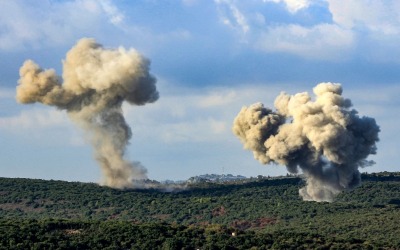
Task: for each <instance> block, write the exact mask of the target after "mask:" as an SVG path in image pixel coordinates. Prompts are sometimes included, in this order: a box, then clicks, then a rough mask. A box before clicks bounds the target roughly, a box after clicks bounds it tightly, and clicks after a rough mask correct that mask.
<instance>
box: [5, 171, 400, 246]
mask: <svg viewBox="0 0 400 250" xmlns="http://www.w3.org/2000/svg"><path fill="white" fill-rule="evenodd" d="M362 178H363V184H362V185H361V186H360V187H359V188H357V189H355V190H353V191H351V192H344V193H342V194H340V195H339V196H338V197H337V199H336V201H335V202H333V203H325V202H322V203H318V202H305V201H302V200H301V199H300V197H299V195H298V189H299V187H301V186H303V185H304V183H303V181H302V179H300V178H297V177H285V178H259V179H252V180H250V181H249V180H247V181H240V182H236V183H219V184H216V183H207V182H204V183H197V184H191V185H188V186H187V187H186V188H185V189H182V190H179V191H178V190H177V191H173V192H166V191H163V190H158V189H147V190H117V189H111V188H108V187H102V186H99V185H97V184H90V183H78V182H64V181H44V180H32V179H14V178H0V217H1V219H0V248H1V249H27V248H33V249H35V248H36V249H60V248H61V249H68V248H73V249H88V248H91V249H106V248H108V249H182V248H183V249H198V248H199V249H250V248H252V247H253V249H265V248H275V249H279V248H284V249H310V248H320V249H343V248H354V249H378V248H381V249H400V237H399V235H400V219H399V218H400V174H399V173H387V172H385V173H379V174H369V175H365V174H364V175H363V176H362Z"/></svg>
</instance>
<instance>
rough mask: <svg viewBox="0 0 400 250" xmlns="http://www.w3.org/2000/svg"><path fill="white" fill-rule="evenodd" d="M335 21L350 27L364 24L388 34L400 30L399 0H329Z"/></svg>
mask: <svg viewBox="0 0 400 250" xmlns="http://www.w3.org/2000/svg"><path fill="white" fill-rule="evenodd" d="M327 2H328V3H329V10H330V12H331V13H332V18H333V21H334V22H336V23H337V24H339V25H342V26H343V27H346V28H348V29H352V28H356V27H357V26H364V27H366V28H367V29H369V30H371V31H376V32H380V33H383V34H386V35H390V34H398V33H399V32H400V26H399V25H400V15H399V13H400V2H399V1H397V0H380V1H378V0H367V1H359V0H346V1H341V0H327Z"/></svg>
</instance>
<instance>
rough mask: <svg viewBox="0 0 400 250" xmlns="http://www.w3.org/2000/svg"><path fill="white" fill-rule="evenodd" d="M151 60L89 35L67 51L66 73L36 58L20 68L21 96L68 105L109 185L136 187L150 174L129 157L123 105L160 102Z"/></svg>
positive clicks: (31, 100) (21, 98) (26, 99)
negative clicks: (110, 46)
mask: <svg viewBox="0 0 400 250" xmlns="http://www.w3.org/2000/svg"><path fill="white" fill-rule="evenodd" d="M149 65H150V62H149V60H147V59H145V58H144V57H142V56H141V55H140V54H139V53H138V52H136V51H135V50H133V49H130V50H125V49H124V48H118V49H105V48H103V47H102V45H100V44H98V43H96V41H95V40H94V39H88V38H84V39H81V40H80V41H78V43H77V44H76V45H75V46H74V47H73V48H72V49H71V50H70V51H69V52H68V53H67V56H66V59H65V61H64V62H63V75H62V78H60V77H59V76H57V75H56V73H55V71H54V70H53V69H49V70H43V69H41V68H40V67H39V66H38V65H37V64H35V63H34V62H33V61H31V60H27V61H25V63H24V64H23V66H22V67H21V69H20V79H19V85H18V87H17V96H16V98H17V101H18V102H20V103H35V102H40V103H43V104H46V105H51V106H56V107H57V108H59V109H62V110H66V111H67V113H68V115H69V117H70V118H71V120H72V121H73V122H75V123H76V124H78V125H79V126H80V127H82V128H83V129H84V131H86V133H87V134H88V138H89V139H90V142H91V144H92V145H93V147H94V151H95V157H96V160H97V161H98V162H99V164H100V166H101V169H102V172H103V175H104V180H103V183H102V184H104V185H107V186H110V187H116V188H126V187H133V186H134V185H135V180H139V179H145V178H147V177H146V172H147V171H146V169H145V168H144V167H143V166H141V164H140V163H138V162H129V161H127V160H125V159H124V153H125V149H126V146H127V144H128V141H129V139H130V138H131V136H132V134H131V130H130V128H129V126H128V124H127V123H126V122H125V119H124V116H123V114H122V109H121V105H122V102H123V101H127V102H128V103H130V104H134V105H144V104H146V103H152V102H155V101H156V100H157V99H158V97H159V95H158V92H157V90H156V79H155V78H154V77H153V76H152V75H151V74H150V73H149Z"/></svg>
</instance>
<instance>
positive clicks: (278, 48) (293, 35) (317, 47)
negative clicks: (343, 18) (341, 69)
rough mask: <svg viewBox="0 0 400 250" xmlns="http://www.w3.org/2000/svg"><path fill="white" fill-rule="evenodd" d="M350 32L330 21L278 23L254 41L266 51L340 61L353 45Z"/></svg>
mask: <svg viewBox="0 0 400 250" xmlns="http://www.w3.org/2000/svg"><path fill="white" fill-rule="evenodd" d="M354 39H355V38H354V34H353V32H351V31H350V30H347V29H342V28H341V27H340V26H337V25H333V24H320V25H316V26H313V27H311V28H307V27H303V26H300V25H295V24H291V25H281V26H277V27H271V28H268V29H267V31H266V32H264V33H263V34H262V35H261V36H260V38H259V39H258V41H257V47H258V48H260V49H262V50H264V51H266V52H284V53H291V54H295V55H299V56H302V57H305V58H312V59H316V60H343V59H347V58H346V57H347V56H349V54H345V53H344V52H345V51H350V49H352V48H353V45H354Z"/></svg>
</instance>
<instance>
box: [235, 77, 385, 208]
mask: <svg viewBox="0 0 400 250" xmlns="http://www.w3.org/2000/svg"><path fill="white" fill-rule="evenodd" d="M313 90H314V94H315V96H316V98H315V101H312V99H311V97H310V96H309V94H308V93H306V92H305V93H298V94H295V95H292V96H291V95H288V94H286V93H284V92H282V93H281V94H280V95H279V96H278V97H277V98H276V100H275V107H276V111H272V110H271V109H268V108H265V107H264V106H263V104H262V103H256V104H253V105H251V106H250V107H243V108H242V110H241V111H240V112H239V114H238V115H237V117H236V118H235V120H234V125H233V128H232V130H233V133H234V134H235V135H236V136H238V137H239V139H240V140H241V141H242V143H243V144H244V148H245V149H249V150H251V151H253V154H254V158H255V159H257V160H258V161H260V162H261V163H263V164H268V163H277V164H280V165H285V166H286V168H287V170H288V171H289V172H290V173H298V170H299V168H300V169H301V172H302V173H303V174H304V176H305V178H306V183H307V184H306V186H305V187H303V188H301V189H300V190H299V193H300V195H301V196H302V197H303V199H304V200H314V201H333V200H334V198H335V196H336V195H337V194H338V193H340V192H341V191H343V190H350V189H353V188H355V187H357V186H358V185H359V184H360V182H361V179H360V172H359V170H358V168H359V167H363V166H366V165H369V164H372V163H373V162H371V161H367V160H366V158H367V157H368V155H370V154H375V153H376V142H378V140H379V139H378V133H379V131H380V129H379V126H378V125H377V124H376V122H375V119H373V118H369V117H359V116H358V114H357V113H358V112H357V111H356V110H354V109H351V107H352V103H351V101H350V100H349V99H345V98H343V97H342V87H341V85H340V84H334V83H320V84H318V85H317V86H316V87H315V88H314V89H313Z"/></svg>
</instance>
